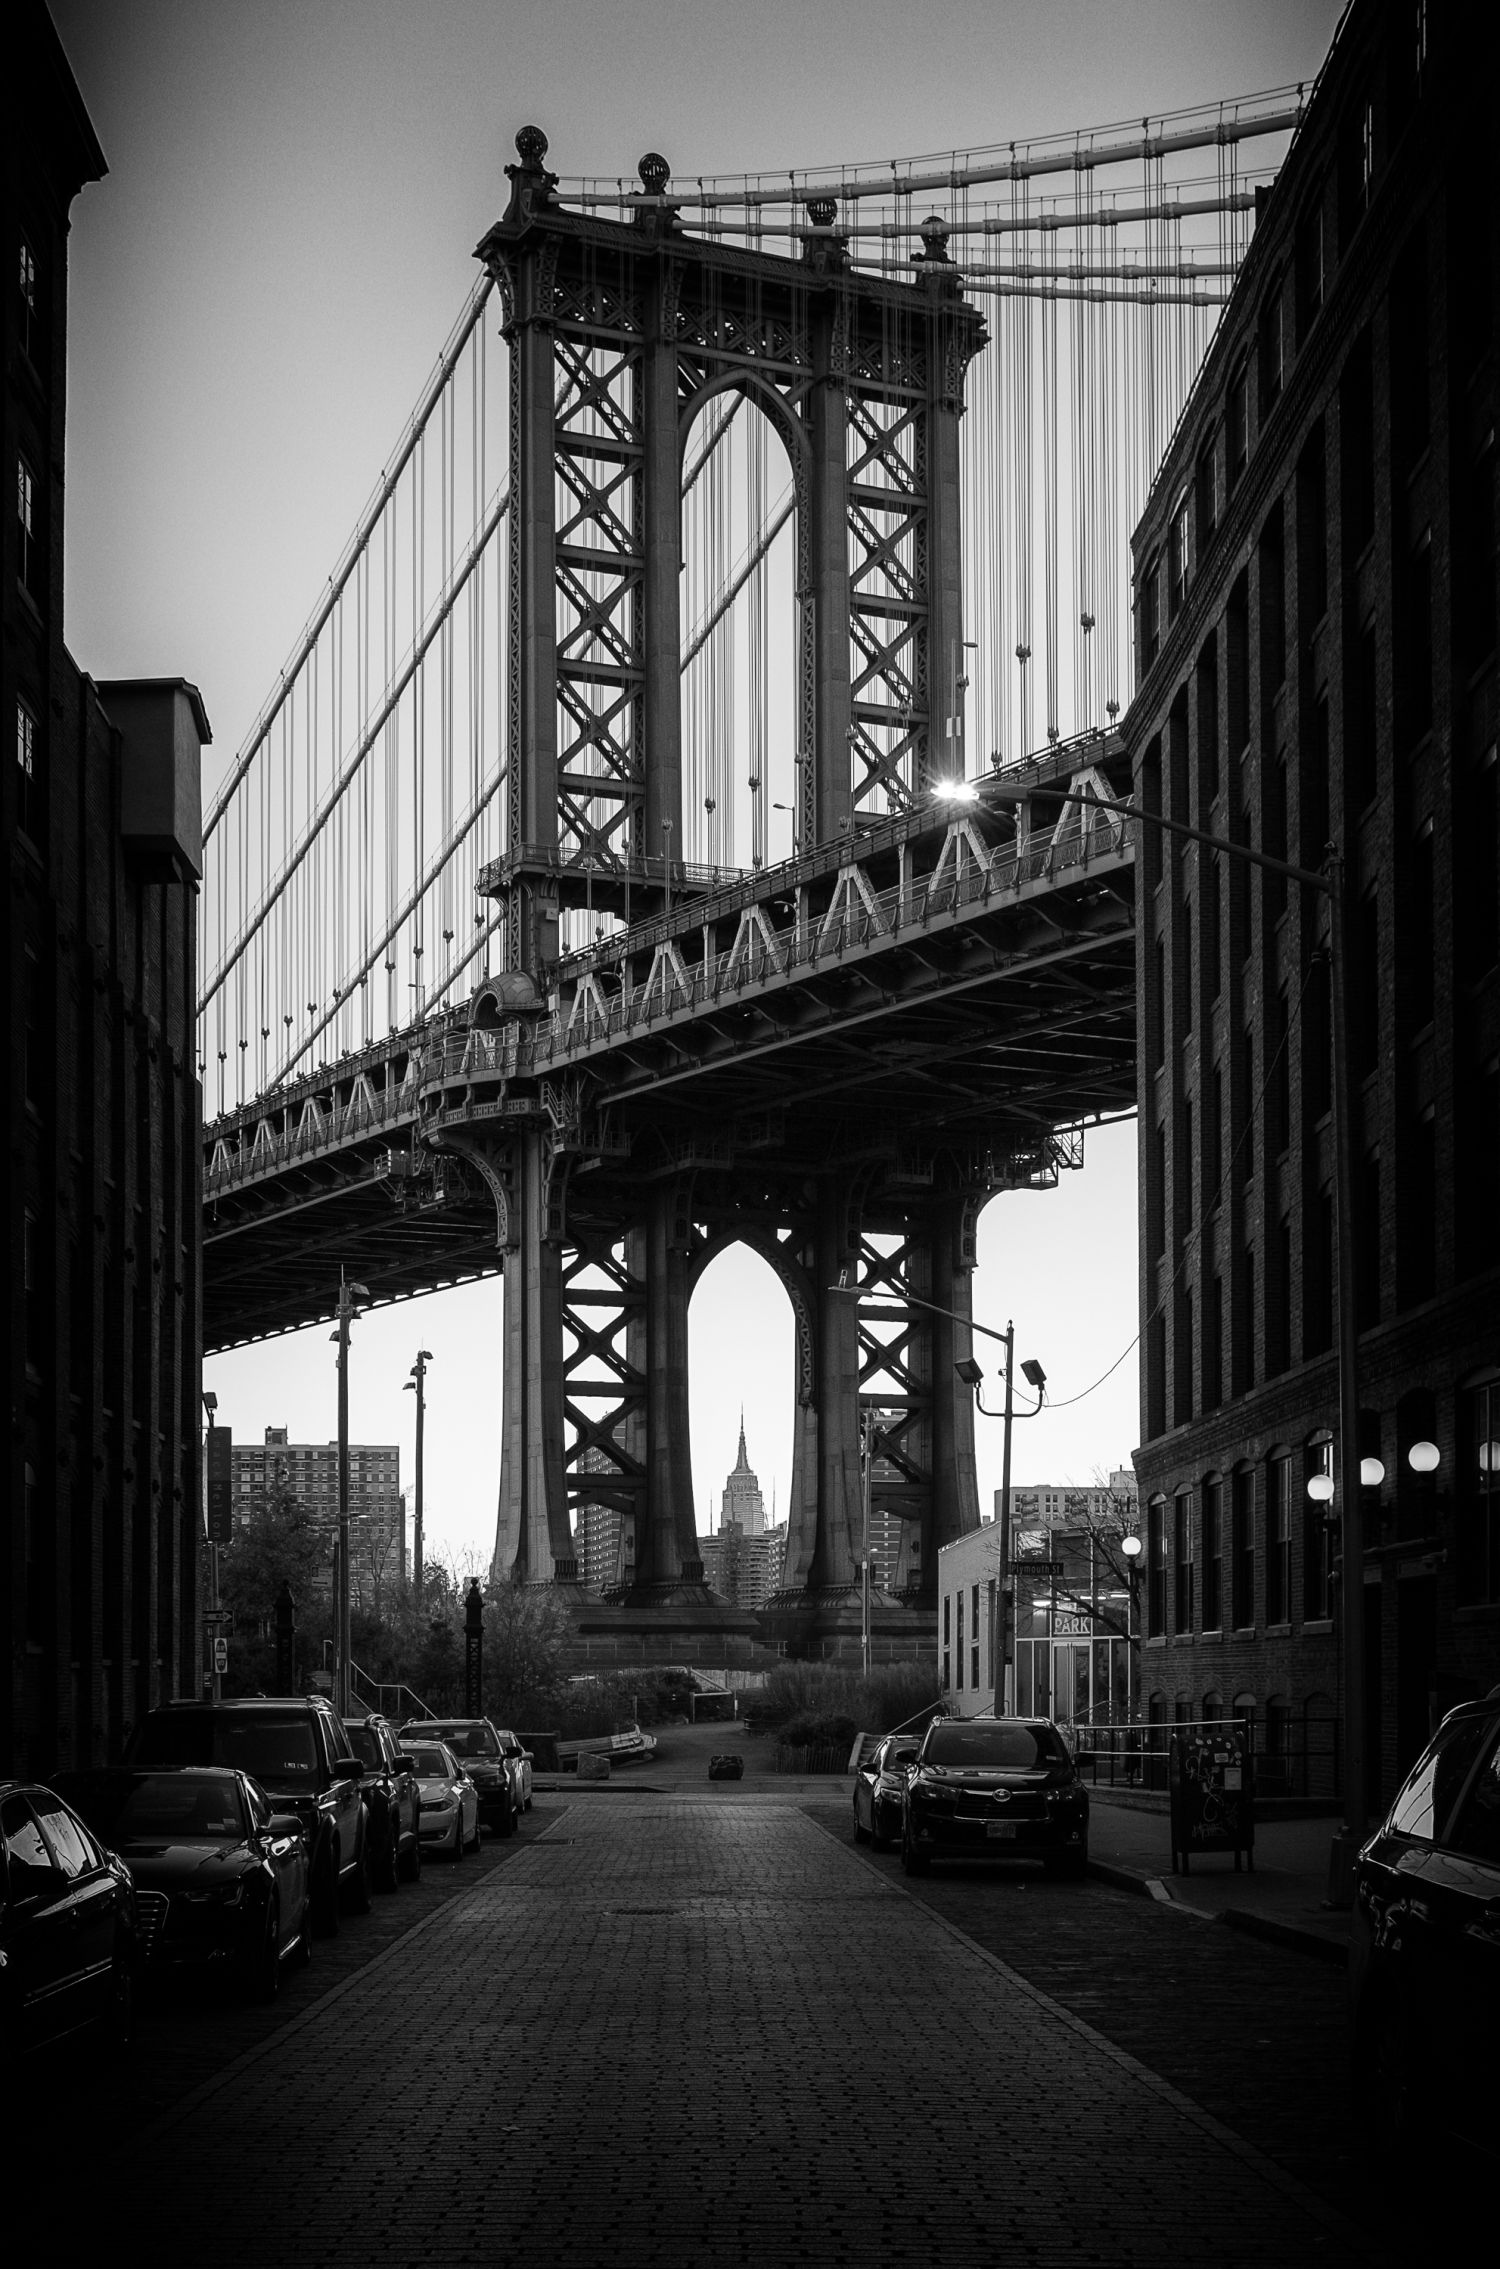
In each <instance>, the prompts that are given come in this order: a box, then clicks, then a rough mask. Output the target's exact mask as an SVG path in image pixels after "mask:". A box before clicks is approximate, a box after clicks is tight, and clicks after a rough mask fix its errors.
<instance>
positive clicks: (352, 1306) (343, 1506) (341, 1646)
mask: <svg viewBox="0 0 1500 2269" xmlns="http://www.w3.org/2000/svg"><path fill="white" fill-rule="evenodd" d="M369 1297H370V1294H369V1291H368V1288H367V1287H366V1286H365V1285H363V1284H349V1283H346V1281H345V1279H344V1272H343V1270H342V1269H340V1270H339V1304H338V1308H337V1310H336V1314H337V1316H338V1329H337V1331H335V1332H333V1333H332V1334H331V1335H330V1336H331V1337H332V1338H333V1339H334V1340H336V1341H337V1343H338V1351H339V1356H338V1368H339V1549H338V1571H337V1582H336V1584H335V1587H334V1652H333V1706H334V1708H335V1709H336V1710H337V1711H338V1713H339V1716H340V1717H343V1716H344V1714H345V1712H346V1711H347V1710H348V1707H349V1326H350V1325H351V1324H352V1323H353V1321H354V1318H355V1316H356V1315H357V1314H358V1313H359V1309H360V1307H361V1306H362V1305H363V1304H364V1303H365V1302H366V1301H367V1300H368V1299H369Z"/></svg>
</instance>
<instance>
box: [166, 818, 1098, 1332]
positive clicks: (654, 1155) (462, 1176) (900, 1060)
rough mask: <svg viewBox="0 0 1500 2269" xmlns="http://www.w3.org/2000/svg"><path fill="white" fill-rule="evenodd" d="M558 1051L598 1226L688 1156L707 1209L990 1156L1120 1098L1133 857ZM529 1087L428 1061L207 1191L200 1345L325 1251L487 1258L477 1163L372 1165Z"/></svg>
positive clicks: (897, 1181) (379, 1257) (422, 1284)
mask: <svg viewBox="0 0 1500 2269" xmlns="http://www.w3.org/2000/svg"><path fill="white" fill-rule="evenodd" d="M576 1068H577V1070H578V1072H579V1073H580V1074H581V1075H582V1077H581V1082H580V1085H581V1087H582V1089H583V1090H584V1091H586V1106H587V1111H588V1113H589V1114H590V1115H591V1117H592V1120H593V1123H594V1124H595V1125H598V1124H600V1123H605V1122H607V1124H608V1127H609V1140H608V1142H607V1143H606V1144H604V1145H596V1146H595V1147H594V1149H593V1150H592V1151H590V1148H589V1144H588V1140H587V1137H586V1136H584V1137H583V1138H582V1139H581V1140H580V1145H579V1155H578V1156H577V1157H576V1158H575V1159H573V1161H572V1162H571V1165H570V1168H569V1175H568V1184H567V1213H568V1218H569V1219H570V1220H574V1221H577V1222H578V1223H579V1224H580V1225H582V1224H584V1223H588V1224H590V1225H592V1226H593V1227H594V1228H596V1229H597V1228H598V1227H600V1226H602V1225H607V1224H608V1223H609V1222H611V1221H619V1222H622V1223H623V1222H626V1221H628V1220H630V1219H631V1218H633V1216H634V1214H635V1213H636V1212H637V1211H638V1210H639V1203H640V1192H641V1185H642V1182H643V1180H649V1179H650V1178H651V1177H652V1176H653V1175H654V1174H657V1173H660V1174H675V1173H682V1172H684V1171H689V1170H693V1171H695V1172H696V1174H697V1175H698V1177H699V1180H698V1183H697V1185H696V1187H697V1190H698V1191H699V1192H701V1201H702V1203H703V1205H704V1207H705V1209H706V1210H708V1211H711V1212H713V1213H714V1214H716V1215H719V1216H721V1217H724V1218H728V1217H732V1216H733V1215H734V1214H735V1213H736V1212H740V1211H743V1210H744V1209H745V1208H746V1207H748V1208H749V1209H750V1210H751V1212H756V1211H767V1210H769V1211H774V1210H775V1206H776V1203H777V1202H778V1201H777V1200H776V1199H775V1197H774V1196H773V1195H772V1194H771V1191H770V1187H769V1186H770V1185H775V1186H777V1187H783V1188H784V1187H785V1185H786V1181H787V1178H788V1177H789V1176H802V1177H805V1176H807V1175H809V1174H817V1173H828V1172H830V1171H833V1172H837V1171H840V1170H844V1169H847V1170H849V1171H855V1170H857V1169H859V1168H861V1167H868V1168H873V1169H874V1170H875V1183H874V1185H873V1188H872V1195H874V1194H875V1193H876V1192H878V1188H879V1185H880V1181H881V1180H882V1179H885V1180H888V1181H889V1182H890V1184H891V1186H892V1187H893V1188H899V1187H900V1186H901V1185H902V1182H903V1177H909V1176H910V1174H911V1173H912V1171H914V1170H915V1171H917V1172H919V1173H920V1172H922V1171H924V1170H925V1171H927V1172H929V1173H930V1171H931V1163H930V1162H931V1160H932V1159H933V1157H934V1155H936V1154H939V1153H950V1154H952V1155H953V1156H954V1157H955V1158H956V1159H958V1160H961V1161H967V1162H971V1163H972V1162H973V1161H975V1160H976V1159H982V1158H984V1157H985V1156H987V1155H989V1156H993V1157H994V1159H995V1160H996V1162H997V1164H998V1165H1000V1166H1001V1167H1003V1164H1004V1161H1005V1160H1006V1158H1008V1157H1009V1156H1011V1155H1013V1154H1015V1153H1017V1152H1024V1151H1025V1150H1026V1149H1027V1148H1028V1147H1032V1146H1035V1145H1036V1144H1037V1143H1038V1141H1039V1138H1040V1137H1041V1136H1042V1135H1044V1134H1045V1133H1046V1132H1047V1131H1048V1130H1050V1129H1051V1128H1054V1127H1057V1126H1060V1125H1065V1124H1068V1123H1071V1122H1074V1121H1077V1120H1079V1119H1083V1118H1088V1117H1090V1116H1093V1115H1095V1114H1100V1113H1106V1114H1107V1113H1113V1112H1121V1111H1127V1110H1129V1109H1130V1108H1131V1107H1132V1106H1133V1101H1134V1077H1135V956H1134V940H1133V872H1132V869H1131V864H1130V862H1129V860H1128V858H1126V859H1122V860H1121V861H1120V863H1119V865H1118V866H1117V867H1115V868H1113V869H1112V868H1111V864H1110V862H1108V861H1104V862H1096V864H1095V866H1094V867H1093V868H1091V869H1090V870H1089V871H1088V872H1087V873H1085V874H1081V875H1080V876H1079V877H1078V879H1077V881H1076V883H1074V884H1073V885H1071V886H1070V887H1068V888H1065V889H1059V890H1057V891H1054V892H1052V893H1050V894H1049V896H1048V898H1047V899H1046V901H1045V903H1041V902H1038V901H1031V902H1029V903H1021V904H1016V903H1009V904H1005V905H995V906H989V907H982V908H979V909H976V910H973V911H972V913H971V915H970V917H969V918H967V919H965V920H964V921H963V922H962V923H956V924H954V925H953V926H952V927H950V928H948V929H946V930H945V929H942V928H941V927H934V928H930V929H928V928H924V929H917V930H915V931H912V932H909V933H904V934H901V935H897V936H894V937H891V938H887V939H882V940H879V941H875V947H874V949H872V950H864V951H861V952H859V953H851V955H850V956H849V957H848V958H847V959H844V960H841V961H840V960H835V961H833V962H832V963H828V964H822V965H820V966H818V967H817V968H816V969H815V970H812V971H808V972H801V973H797V974H795V975H792V974H788V975H787V976H786V977H785V978H784V979H781V980H777V979H775V978H774V977H771V978H770V979H769V981H768V982H767V983H765V984H763V985H760V986H757V987H756V988H753V989H752V990H751V992H749V993H748V994H747V995H745V996H742V997H740V998H737V999H735V1000H733V1001H723V1002H715V1003H713V1004H701V1005H700V1006H699V1007H698V1008H697V1009H696V1011H695V1012H694V1013H691V1014H683V1015H682V1016H680V1017H673V1016H664V1017H663V1018H662V1019H661V1020H660V1022H659V1024H658V1025H657V1026H655V1027H649V1028H646V1029H643V1030H634V1031H631V1032H629V1033H627V1034H625V1035H623V1036H621V1037H620V1038H619V1039H617V1040H614V1041H605V1040H601V1041H600V1043H599V1044H598V1045H597V1046H595V1047H592V1048H590V1049H589V1050H588V1051H587V1052H586V1053H585V1054H584V1055H583V1057H582V1058H581V1060H580V1061H579V1062H578V1063H577V1066H576ZM534 1084H535V1083H533V1085H534ZM526 1086H527V1083H526V1082H524V1081H522V1082H516V1081H514V1080H511V1081H504V1080H496V1081H493V1082H491V1083H490V1085H489V1086H486V1085H485V1083H484V1082H483V1080H482V1079H481V1078H478V1077H476V1076H475V1075H474V1073H473V1071H472V1067H471V1068H470V1069H469V1071H467V1072H465V1073H462V1074H460V1073H459V1072H458V1071H457V1070H456V1069H455V1070H454V1071H452V1072H450V1073H442V1072H439V1073H438V1074H437V1075H436V1076H434V1077H432V1078H430V1079H428V1080H426V1081H425V1083H423V1084H422V1085H421V1086H420V1089H419V1090H418V1089H412V1088H408V1091H407V1092H408V1094H409V1103H408V1105H407V1107H406V1108H405V1109H404V1110H403V1111H402V1112H398V1113H395V1114H393V1115H391V1116H388V1117H386V1118H385V1119H383V1120H382V1122H381V1124H380V1125H379V1126H378V1127H371V1128H370V1129H369V1130H368V1131H367V1132H366V1133H364V1135H363V1136H361V1135H359V1134H358V1133H357V1132H356V1133H355V1135H354V1136H353V1137H352V1138H351V1139H350V1140H348V1141H347V1142H343V1143H340V1144H336V1145H332V1146H330V1147H328V1148H327V1149H326V1150H324V1151H323V1152H321V1153H320V1154H315V1155H311V1156H308V1157H305V1158H302V1159H300V1160H295V1161H291V1162H288V1163H284V1164H282V1165H280V1166H279V1168H278V1170H277V1172H276V1173H275V1174H274V1175H267V1176H265V1177H263V1178H262V1179H260V1180H259V1181H256V1180H254V1179H250V1180H248V1181H245V1182H242V1183H241V1185H240V1186H239V1187H237V1188H234V1189H232V1190H228V1191H225V1192H222V1193H220V1194H219V1195H217V1196H215V1195H214V1194H213V1192H212V1191H211V1192H210V1199H209V1210H208V1218H207V1221H206V1224H205V1228H206V1237H207V1252H206V1256H205V1257H206V1263H207V1265H206V1267H205V1327H206V1338H207V1344H209V1345H210V1346H223V1345H227V1344H232V1343H235V1342H240V1341H244V1340H247V1339H254V1338H259V1337H263V1336H266V1335H267V1334H270V1333H274V1332H278V1331H286V1330H291V1329H295V1328H296V1327H298V1326H299V1325H303V1324H306V1323H310V1322H313V1321H315V1320H316V1319H317V1318H319V1317H322V1316H326V1315H327V1314H329V1313H330V1309H331V1303H332V1299H333V1295H334V1292H335V1290H336V1287H337V1283H338V1272H339V1268H340V1266H341V1265H342V1266H343V1267H344V1268H345V1269H346V1270H347V1271H348V1273H349V1274H350V1275H351V1276H352V1277H355V1278H357V1279H358V1280H359V1281H360V1282H362V1283H364V1284H366V1285H368V1286H369V1288H370V1291H371V1293H372V1294H373V1295H374V1297H375V1299H376V1300H377V1301H388V1300H396V1299H401V1298H404V1297H410V1296H412V1295H414V1294H417V1293H420V1292H425V1291H429V1290H432V1289H434V1288H435V1287H437V1286H439V1285H443V1284H449V1283H453V1282H455V1281H458V1280H461V1279H463V1278H466V1277H472V1276H475V1275H479V1274H483V1273H486V1272H488V1271H491V1270H493V1269H495V1268H496V1267H497V1266H498V1265H499V1260H500V1254H499V1252H498V1250H497V1246H496V1216H495V1208H494V1205H493V1202H492V1200H491V1198H490V1197H489V1195H488V1193H487V1191H486V1190H485V1189H484V1188H483V1186H482V1185H481V1183H480V1182H479V1180H478V1178H477V1177H476V1176H475V1175H474V1174H473V1172H472V1170H471V1169H468V1168H466V1167H464V1166H463V1165H461V1164H460V1163H459V1162H458V1161H457V1160H454V1159H442V1158H441V1157H440V1159H439V1164H438V1171H437V1175H436V1177H434V1176H431V1175H429V1176H425V1177H422V1178H420V1179H412V1180H403V1179H401V1178H399V1177H393V1176H392V1175H391V1174H390V1173H389V1172H388V1171H382V1167H383V1166H386V1165H388V1159H389V1153H390V1152H391V1149H392V1146H393V1145H401V1144H406V1145H413V1144H415V1145H416V1147H417V1148H418V1149H421V1147H422V1146H423V1144H424V1143H425V1144H431V1145H441V1143H442V1142H443V1140H444V1139H445V1138H447V1137H450V1136H454V1135H457V1136H459V1137H460V1138H461V1137H462V1136H463V1135H464V1134H465V1133H466V1132H467V1133H472V1132H476V1131H487V1132H488V1133H489V1134H490V1135H495V1134H502V1133H503V1131H504V1128H505V1125H506V1124H507V1122H509V1123H510V1124H513V1125H517V1126H519V1125H521V1124H524V1123H526V1119H527V1115H528V1114H530V1116H531V1118H532V1120H533V1122H534V1120H535V1118H536V1117H537V1116H538V1115H539V1113H540V1104H539V1102H538V1099H537V1097H536V1096H535V1094H533V1095H531V1096H529V1097H528V1095H527V1093H526V1092H525V1090H526ZM567 1139H568V1137H567V1135H566V1133H564V1136H563V1140H564V1143H565V1144H566V1142H567ZM923 1161H925V1162H926V1165H925V1168H924V1166H923V1164H922V1163H921V1162H923ZM762 1184H765V1185H767V1189H766V1194H764V1195H757V1191H758V1189H759V1188H760V1186H761V1185H762ZM694 1202H695V1206H696V1205H697V1204H698V1203H699V1198H698V1196H695V1201H694Z"/></svg>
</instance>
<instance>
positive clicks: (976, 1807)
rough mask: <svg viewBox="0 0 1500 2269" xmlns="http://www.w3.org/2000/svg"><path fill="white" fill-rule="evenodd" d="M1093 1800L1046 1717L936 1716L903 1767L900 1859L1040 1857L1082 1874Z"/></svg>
mask: <svg viewBox="0 0 1500 2269" xmlns="http://www.w3.org/2000/svg"><path fill="white" fill-rule="evenodd" d="M1088 1848H1089V1799H1088V1791H1087V1789H1086V1788H1085V1787H1084V1785H1083V1783H1082V1781H1081V1780H1080V1779H1079V1776H1078V1768H1077V1766H1076V1765H1075V1764H1074V1762H1073V1758H1072V1753H1071V1751H1070V1750H1069V1748H1068V1745H1067V1743H1066V1742H1065V1741H1064V1739H1063V1737H1062V1735H1061V1734H1060V1733H1059V1732H1058V1730H1057V1727H1056V1726H1055V1725H1054V1724H1053V1723H1052V1721H1051V1720H1050V1718H996V1717H989V1718H936V1719H934V1721H933V1723H932V1724H931V1725H930V1726H929V1727H928V1728H927V1731H926V1733H925V1734H924V1735H923V1737H922V1745H921V1748H920V1749H919V1750H918V1751H917V1754H916V1756H915V1757H914V1758H913V1759H912V1762H911V1765H910V1767H909V1769H908V1772H907V1778H906V1786H905V1789H904V1791H903V1799H902V1811H901V1864H902V1866H903V1867H904V1868H905V1869H906V1872H907V1874H908V1875H925V1874H926V1872H927V1870H928V1868H929V1867H930V1866H931V1865H932V1862H933V1861H934V1860H935V1859H1040V1860H1043V1861H1045V1863H1046V1866H1047V1868H1048V1871H1049V1873H1053V1874H1062V1875H1081V1874H1082V1873H1083V1870H1084V1866H1085V1864H1086V1862H1087V1859H1088Z"/></svg>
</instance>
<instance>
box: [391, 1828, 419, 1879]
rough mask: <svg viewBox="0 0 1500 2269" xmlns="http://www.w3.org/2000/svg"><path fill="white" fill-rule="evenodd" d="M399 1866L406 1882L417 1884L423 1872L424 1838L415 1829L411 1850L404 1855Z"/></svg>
mask: <svg viewBox="0 0 1500 2269" xmlns="http://www.w3.org/2000/svg"><path fill="white" fill-rule="evenodd" d="M397 1864H398V1866H399V1868H400V1871H401V1874H402V1876H403V1877H404V1878H405V1880H406V1881H407V1882H408V1883H415V1882H416V1880H417V1878H418V1877H419V1876H420V1874H421V1872H422V1838H421V1836H420V1835H419V1834H418V1832H417V1830H416V1829H415V1828H413V1830H412V1832H411V1849H410V1850H409V1851H406V1852H403V1853H402V1855H401V1858H400V1860H399V1861H398V1863H397Z"/></svg>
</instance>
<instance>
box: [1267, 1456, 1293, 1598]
mask: <svg viewBox="0 0 1500 2269" xmlns="http://www.w3.org/2000/svg"><path fill="white" fill-rule="evenodd" d="M1266 1483H1267V1487H1266V1621H1267V1622H1268V1623H1289V1622H1290V1621H1291V1615H1292V1461H1291V1459H1290V1458H1289V1457H1276V1458H1272V1460H1271V1463H1270V1467H1269V1470H1268V1472H1267V1474H1266Z"/></svg>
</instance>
